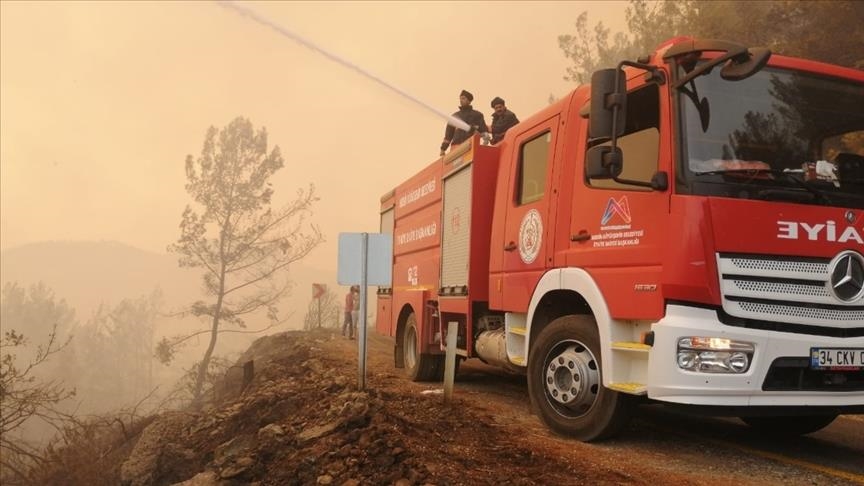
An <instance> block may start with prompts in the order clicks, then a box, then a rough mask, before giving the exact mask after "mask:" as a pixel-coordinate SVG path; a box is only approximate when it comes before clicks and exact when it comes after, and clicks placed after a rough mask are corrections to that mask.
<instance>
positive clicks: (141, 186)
mask: <svg viewBox="0 0 864 486" xmlns="http://www.w3.org/2000/svg"><path fill="white" fill-rule="evenodd" d="M244 5H246V6H248V7H250V8H254V9H255V10H257V11H258V12H260V13H261V14H263V15H266V16H267V17H268V18H270V19H272V21H274V22H276V23H278V24H280V25H283V26H284V27H286V28H288V29H289V30H292V31H294V32H296V33H298V34H300V35H301V36H303V37H306V38H307V39H309V40H312V41H313V42H316V43H318V44H320V45H321V46H322V47H323V48H324V49H327V50H330V51H332V52H334V53H336V54H338V55H340V56H342V57H345V58H347V59H350V60H351V61H352V62H354V63H355V64H357V65H359V66H362V67H363V68H365V69H367V70H369V71H371V72H373V73H375V74H376V75H378V76H379V77H381V78H383V79H385V80H387V81H389V82H391V83H393V84H395V85H397V86H399V87H400V88H401V89H403V90H405V91H407V92H409V93H412V94H413V95H414V96H416V97H418V98H420V99H422V100H424V101H425V102H427V103H428V104H430V105H432V106H435V107H437V108H439V109H440V110H442V111H446V112H448V113H450V112H453V111H455V109H456V105H457V104H458V94H459V91H460V90H462V89H468V90H469V91H472V92H473V93H474V95H475V100H474V106H475V108H477V109H479V110H480V111H482V112H483V113H484V114H485V115H486V117H487V122H488V121H490V118H491V117H490V114H491V111H492V110H491V108H490V107H489V101H490V100H491V99H492V98H493V97H495V96H501V97H503V98H504V99H505V100H507V104H508V107H509V108H510V109H512V110H513V111H515V112H516V114H517V115H520V116H522V117H525V116H527V115H529V114H530V113H533V112H534V111H537V110H538V109H539V108H541V107H543V106H544V105H545V104H546V103H547V99H548V97H549V95H550V94H555V95H559V96H560V95H562V94H564V93H565V92H567V91H569V90H570V89H572V87H573V86H572V85H571V84H570V83H568V82H565V81H563V79H562V77H563V75H564V73H565V67H566V66H567V60H566V59H565V58H564V56H563V55H562V53H561V50H560V49H559V48H558V42H557V36H558V35H559V34H562V33H571V32H572V30H573V23H574V22H575V20H576V18H577V16H578V15H579V14H580V13H581V12H582V11H586V10H587V11H588V12H589V15H590V17H589V19H590V21H591V23H592V24H593V23H594V22H596V21H598V20H602V21H603V22H604V23H605V24H606V25H607V26H610V27H612V28H613V30H619V29H623V27H624V9H625V7H626V4H625V3H622V2H608V1H603V2H516V1H509V2H500V3H498V2H494V3H493V2H439V1H434V2H414V1H411V2H395V1H388V2H308V3H307V2H285V3H276V2H265V3H254V2H250V3H246V4H244ZM236 116H245V117H248V118H249V119H251V121H252V123H253V124H254V125H255V126H256V127H261V126H265V127H266V128H267V130H268V132H269V135H270V144H271V147H272V145H274V144H276V145H279V147H280V148H281V150H282V154H283V156H284V158H285V160H286V167H285V168H284V169H283V170H281V171H280V172H279V173H278V175H277V176H276V179H275V181H274V182H275V184H274V185H275V188H276V199H277V201H282V202H284V201H287V200H289V199H291V198H292V197H293V195H294V192H295V190H296V189H297V188H299V187H302V186H305V185H306V184H308V183H310V182H312V183H314V184H315V185H316V186H317V190H318V194H319V196H320V197H321V201H320V203H319V204H318V206H317V207H316V209H315V216H314V218H315V221H316V222H317V223H318V224H319V225H320V226H321V228H322V230H323V231H324V233H325V235H326V236H327V239H328V241H327V243H326V244H325V245H323V246H322V247H321V248H319V249H317V250H316V251H315V252H314V253H313V254H311V255H310V256H309V257H308V258H307V260H306V262H307V263H309V264H310V265H313V266H316V267H319V268H325V269H335V263H336V255H337V241H338V233H339V232H357V231H370V232H372V231H377V229H378V208H379V198H380V196H381V195H382V194H384V193H385V192H387V191H388V190H390V189H391V188H392V187H393V186H395V185H396V184H398V183H399V182H400V181H402V180H403V179H405V178H407V177H408V176H409V175H411V174H413V173H414V172H416V171H417V170H419V169H420V168H422V167H423V166H425V165H426V164H428V163H429V162H431V161H432V160H433V159H434V158H436V157H437V153H438V146H439V145H440V143H441V138H442V135H443V131H444V122H443V120H441V119H440V118H438V117H437V116H436V115H435V114H433V113H430V112H428V111H425V110H424V109H422V108H420V107H418V106H416V105H415V104H413V103H412V102H410V101H408V100H406V99H404V98H401V97H399V96H398V95H396V94H394V93H392V92H390V91H388V90H386V89H384V88H382V87H380V86H379V85H377V84H375V83H373V82H371V81H369V80H367V79H365V78H363V77H362V76H360V75H358V74H356V73H355V72H353V71H350V70H347V69H345V68H344V67H342V66H340V65H338V64H335V63H333V62H332V61H330V60H328V59H326V58H325V57H323V56H321V55H320V54H318V53H316V52H314V51H312V50H310V49H308V48H306V47H303V46H301V45H299V44H297V43H295V42H294V41H291V40H289V39H287V38H284V37H281V36H280V35H279V34H278V33H276V32H274V31H273V30H270V29H268V28H266V27H262V26H260V25H258V24H256V23H254V22H252V21H250V20H249V19H246V18H243V17H240V16H239V15H237V14H235V13H232V12H231V11H230V10H227V9H225V8H220V7H219V6H218V5H216V4H214V3H210V2H152V3H147V2H114V3H111V2H93V3H82V2H75V3H73V2H42V1H40V2H33V3H23V2H13V1H3V2H0V247H2V248H4V249H6V248H10V247H14V246H18V245H22V244H26V243H30V242H36V241H46V240H114V241H120V242H123V243H127V244H130V245H133V246H136V247H138V248H142V249H146V250H151V251H156V252H160V253H161V252H164V251H165V247H166V246H167V245H168V244H170V243H172V242H173V241H174V240H175V239H176V238H177V236H178V234H179V230H178V223H179V220H180V214H181V212H182V211H183V208H184V206H185V205H186V204H187V201H189V198H188V196H187V194H186V192H185V190H184V187H183V186H184V183H185V174H184V159H185V157H186V155H187V154H193V155H196V156H197V155H198V154H199V153H200V150H201V146H202V143H203V139H204V134H205V131H206V129H207V127H209V126H210V125H215V126H217V127H222V126H224V125H226V124H227V123H228V122H230V121H231V120H232V119H233V118H234V117H236Z"/></svg>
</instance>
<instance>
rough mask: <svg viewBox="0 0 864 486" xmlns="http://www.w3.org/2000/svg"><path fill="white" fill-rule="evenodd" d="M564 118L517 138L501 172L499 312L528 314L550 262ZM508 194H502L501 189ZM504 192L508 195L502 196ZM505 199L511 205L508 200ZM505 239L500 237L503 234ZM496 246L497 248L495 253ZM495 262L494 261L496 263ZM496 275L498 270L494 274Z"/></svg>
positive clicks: (552, 119)
mask: <svg viewBox="0 0 864 486" xmlns="http://www.w3.org/2000/svg"><path fill="white" fill-rule="evenodd" d="M559 118H560V116H558V115H556V116H554V117H552V118H550V119H548V120H546V121H545V122H543V123H540V124H538V125H535V126H534V127H532V128H531V129H529V130H526V131H525V132H523V133H521V134H519V135H518V136H517V137H515V139H514V143H513V145H512V148H511V149H510V150H513V153H512V154H510V155H511V157H512V158H511V159H510V160H513V161H514V162H515V163H511V164H510V165H509V166H508V167H501V170H509V171H510V173H509V174H507V175H504V174H502V177H501V181H500V182H501V183H502V185H506V188H505V187H501V186H500V185H499V190H501V192H499V197H498V198H497V201H496V203H497V204H501V205H502V206H499V207H505V208H506V210H505V213H504V221H503V224H504V227H503V239H497V238H495V236H494V235H493V240H492V245H493V247H492V252H493V253H494V252H499V254H501V255H502V256H501V258H500V259H499V262H500V270H501V273H500V274H499V275H498V278H497V279H496V278H495V277H493V280H497V281H496V282H495V284H496V285H495V287H493V288H492V289H490V294H495V293H496V290H497V294H498V295H497V297H498V298H500V299H501V300H498V299H496V298H495V297H496V296H492V295H490V298H491V299H490V300H492V301H493V302H495V301H498V302H497V304H498V305H497V306H496V307H497V308H499V309H501V310H505V311H512V312H525V311H527V309H528V302H529V300H530V299H531V294H532V293H533V291H534V287H535V286H536V283H537V281H538V280H539V279H540V277H541V276H542V275H543V273H544V271H545V268H546V261H547V258H548V256H549V255H551V252H552V245H551V238H550V234H551V229H552V225H551V220H550V214H549V211H550V203H549V200H550V195H551V194H550V192H551V191H550V190H549V188H550V187H551V184H552V180H553V178H552V169H553V160H554V157H555V146H556V144H557V141H556V138H557V137H556V128H557V127H558V121H559ZM502 189H503V190H502ZM502 193H503V195H502ZM505 197H506V200H504V198H505ZM499 234H500V233H499ZM496 245H500V246H498V248H496V247H495V246H496ZM492 260H493V261H494V260H495V258H493V259H492ZM493 271H494V270H493Z"/></svg>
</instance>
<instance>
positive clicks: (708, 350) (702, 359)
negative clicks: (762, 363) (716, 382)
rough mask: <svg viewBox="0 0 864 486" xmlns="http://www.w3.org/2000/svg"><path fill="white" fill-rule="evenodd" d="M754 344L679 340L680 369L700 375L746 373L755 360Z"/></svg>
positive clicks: (697, 339) (725, 340) (689, 338)
mask: <svg viewBox="0 0 864 486" xmlns="http://www.w3.org/2000/svg"><path fill="white" fill-rule="evenodd" d="M754 349H755V347H754V346H753V343H748V342H744V341H733V340H731V339H726V338H717V337H693V336H691V337H684V338H681V339H679V340H678V357H677V361H678V367H679V368H681V369H683V370H687V371H696V372H700V373H744V372H746V371H747V370H748V369H749V368H750V361H751V360H752V359H753V351H754Z"/></svg>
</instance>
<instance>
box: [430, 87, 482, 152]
mask: <svg viewBox="0 0 864 486" xmlns="http://www.w3.org/2000/svg"><path fill="white" fill-rule="evenodd" d="M472 101H474V95H472V94H471V93H469V92H468V91H466V90H464V89H463V90H462V92H461V93H459V111H457V112H456V113H453V116H455V117H456V118H458V119H460V120H462V121H464V122H465V123H467V124H468V126H469V127H471V128H470V129H469V131H467V132H466V131H465V130H460V129H458V128H456V127H454V126H451V125H447V128H446V129H445V130H444V141H443V142H441V155H444V153H445V152H447V148H448V147H450V146H451V145H459V144H460V143H462V142H464V141H465V140H468V138H469V137H471V135H474V132H480V134H481V135H482V136H483V138H484V140H487V139H488V137H489V127H488V126H487V125H486V119H485V118H484V117H483V113H480V112H479V111H477V110H475V109H474V108H473V107H472V106H471V102H472Z"/></svg>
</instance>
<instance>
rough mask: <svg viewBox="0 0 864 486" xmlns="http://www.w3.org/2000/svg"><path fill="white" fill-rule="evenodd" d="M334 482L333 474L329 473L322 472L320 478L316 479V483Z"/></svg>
mask: <svg viewBox="0 0 864 486" xmlns="http://www.w3.org/2000/svg"><path fill="white" fill-rule="evenodd" d="M332 482H333V476H331V475H329V474H322V475H321V476H318V479H317V480H316V481H315V483H316V484H331V483H332Z"/></svg>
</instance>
